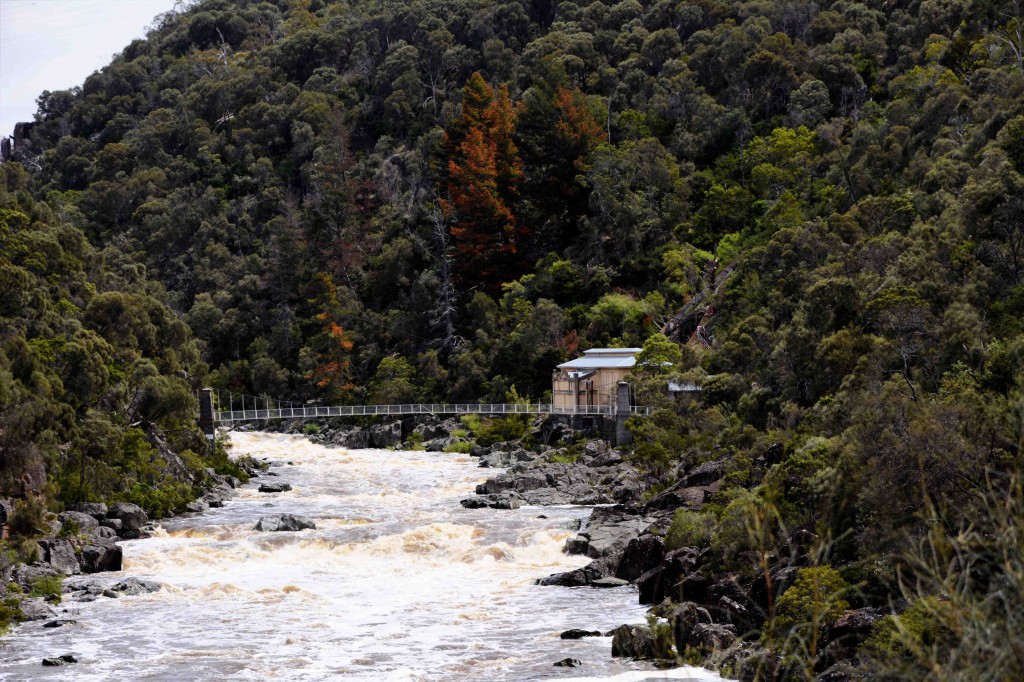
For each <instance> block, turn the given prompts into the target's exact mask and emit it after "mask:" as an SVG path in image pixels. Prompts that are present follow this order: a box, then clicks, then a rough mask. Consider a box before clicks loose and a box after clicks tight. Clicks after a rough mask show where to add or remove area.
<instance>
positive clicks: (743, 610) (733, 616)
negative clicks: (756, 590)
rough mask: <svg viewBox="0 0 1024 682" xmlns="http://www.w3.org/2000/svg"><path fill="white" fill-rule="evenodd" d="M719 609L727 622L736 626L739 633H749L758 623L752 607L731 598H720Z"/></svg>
mask: <svg viewBox="0 0 1024 682" xmlns="http://www.w3.org/2000/svg"><path fill="white" fill-rule="evenodd" d="M718 608H719V610H720V612H721V613H722V614H724V616H725V620H727V621H728V622H729V623H732V624H733V625H735V626H736V630H737V631H738V632H747V631H749V630H750V629H751V628H753V627H754V626H755V625H756V624H757V622H758V619H757V617H756V616H755V615H754V613H753V612H752V611H751V610H750V607H748V606H747V605H746V604H744V603H743V602H740V601H738V600H736V599H733V598H731V597H721V598H719V600H718Z"/></svg>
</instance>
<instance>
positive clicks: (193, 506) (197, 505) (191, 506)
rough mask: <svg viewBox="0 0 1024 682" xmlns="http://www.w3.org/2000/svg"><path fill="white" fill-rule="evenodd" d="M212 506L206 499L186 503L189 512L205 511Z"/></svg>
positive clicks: (186, 509)
mask: <svg viewBox="0 0 1024 682" xmlns="http://www.w3.org/2000/svg"><path fill="white" fill-rule="evenodd" d="M209 508H210V505H209V504H208V503H207V502H205V501H204V500H193V501H192V502H189V503H188V504H186V505H185V511H187V512H195V513H199V512H204V511H207V510H208V509H209Z"/></svg>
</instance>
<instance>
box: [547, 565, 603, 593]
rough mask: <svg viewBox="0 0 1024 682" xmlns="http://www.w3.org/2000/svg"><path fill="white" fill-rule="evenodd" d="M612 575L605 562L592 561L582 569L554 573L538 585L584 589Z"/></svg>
mask: <svg viewBox="0 0 1024 682" xmlns="http://www.w3.org/2000/svg"><path fill="white" fill-rule="evenodd" d="M611 573H612V568H611V567H610V566H609V565H608V562H607V561H605V560H598V561H591V562H590V563H589V564H587V565H586V566H583V567H582V568H577V569H574V570H572V571H565V572H563V573H552V574H551V575H549V576H548V577H546V578H540V579H538V580H537V581H536V584H537V585H559V586H561V587H583V586H585V585H589V584H591V583H592V582H593V581H595V580H600V579H601V578H607V577H608V576H610V575H611Z"/></svg>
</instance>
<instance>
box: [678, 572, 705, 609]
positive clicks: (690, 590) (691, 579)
mask: <svg viewBox="0 0 1024 682" xmlns="http://www.w3.org/2000/svg"><path fill="white" fill-rule="evenodd" d="M710 586H711V579H710V578H708V577H707V576H706V575H705V574H704V572H703V571H694V572H693V573H690V574H689V575H687V576H686V577H685V578H683V579H682V581H680V583H679V588H680V594H681V597H682V598H684V599H690V600H692V601H695V602H707V601H708V588H709V587H710Z"/></svg>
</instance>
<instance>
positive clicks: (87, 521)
mask: <svg viewBox="0 0 1024 682" xmlns="http://www.w3.org/2000/svg"><path fill="white" fill-rule="evenodd" d="M104 508H106V507H104ZM57 520H58V521H60V524H61V526H62V527H68V526H69V525H71V526H72V527H73V526H78V529H79V530H82V531H85V532H89V531H90V530H92V529H93V528H95V527H97V526H98V525H100V522H99V521H97V520H96V519H95V518H94V517H93V516H92V515H90V514H85V513H83V512H77V511H66V512H61V513H60V514H57Z"/></svg>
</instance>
